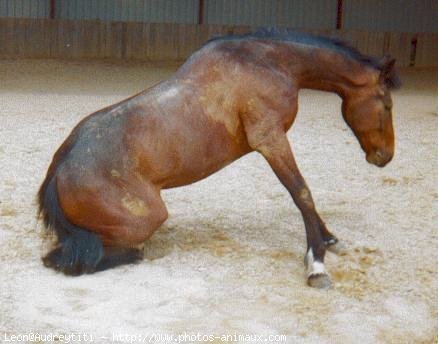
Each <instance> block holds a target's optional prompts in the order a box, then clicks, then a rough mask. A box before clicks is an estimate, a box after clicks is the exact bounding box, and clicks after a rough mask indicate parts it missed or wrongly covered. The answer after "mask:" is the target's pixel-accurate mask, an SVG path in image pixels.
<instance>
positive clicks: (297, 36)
mask: <svg viewBox="0 0 438 344" xmlns="http://www.w3.org/2000/svg"><path fill="white" fill-rule="evenodd" d="M257 38H259V39H269V40H277V41H286V42H293V43H299V44H305V45H310V46H314V47H318V48H322V49H328V50H332V51H335V52H338V53H340V54H343V55H344V56H347V57H349V58H351V59H353V60H355V61H358V62H359V63H361V64H363V65H365V66H369V67H372V68H374V69H376V70H379V71H381V70H382V67H383V66H382V65H381V63H380V60H379V59H377V58H375V57H372V56H368V55H364V54H362V53H361V52H360V51H359V50H358V49H356V48H355V47H353V46H351V45H350V44H349V43H347V42H345V41H343V40H340V39H338V38H333V37H326V36H317V35H312V34H309V33H304V32H300V31H291V30H287V29H285V30H279V29H260V30H257V31H255V32H250V33H246V34H242V35H228V36H218V37H214V38H212V39H210V40H209V41H208V42H207V43H209V42H212V41H217V40H234V39H257ZM385 84H386V86H387V87H388V88H390V89H395V88H399V87H400V84H401V82H400V78H399V76H398V74H397V73H396V72H395V71H392V72H391V73H390V75H388V76H387V78H386V80H385Z"/></svg>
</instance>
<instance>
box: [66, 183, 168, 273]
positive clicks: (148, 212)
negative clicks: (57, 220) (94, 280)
mask: <svg viewBox="0 0 438 344" xmlns="http://www.w3.org/2000/svg"><path fill="white" fill-rule="evenodd" d="M59 191H60V203H61V206H62V208H63V210H64V212H65V215H66V217H67V218H68V219H69V220H70V221H71V222H73V223H74V224H75V225H77V226H80V227H81V228H84V229H87V230H88V231H90V232H92V233H94V234H96V235H97V236H98V238H99V239H100V240H101V242H102V244H103V250H104V255H103V257H102V259H100V261H99V262H98V263H97V265H96V266H95V269H94V271H102V270H106V269H109V268H112V267H114V266H117V265H122V264H129V263H133V262H136V261H138V260H140V259H142V257H143V250H142V249H139V248H138V247H139V246H141V245H142V244H143V243H144V241H146V240H147V239H148V238H149V237H150V236H151V235H152V234H153V232H154V231H155V230H156V229H157V228H158V227H159V226H160V225H161V224H162V223H163V222H164V221H165V220H166V219H167V216H168V214H167V210H166V207H165V205H164V203H163V201H162V199H161V196H160V193H159V190H157V189H156V188H155V187H154V186H153V185H151V184H148V183H141V184H139V185H135V186H132V185H126V184H125V185H123V187H121V186H119V185H116V184H114V183H111V181H101V182H100V183H98V185H97V187H96V185H95V187H94V190H93V192H87V190H86V189H85V190H73V191H72V190H70V189H69V188H67V187H66V185H65V184H63V183H62V181H61V183H60V185H59ZM87 272H90V271H87Z"/></svg>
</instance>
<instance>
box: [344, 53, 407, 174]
mask: <svg viewBox="0 0 438 344" xmlns="http://www.w3.org/2000/svg"><path fill="white" fill-rule="evenodd" d="M394 63H395V60H394V59H391V58H389V57H385V58H383V59H382V61H381V62H380V65H379V68H378V72H376V75H375V76H374V77H373V78H372V79H373V81H372V82H371V83H367V84H366V85H363V86H360V87H358V88H357V89H354V90H353V91H352V92H351V93H350V94H348V95H347V96H346V97H344V100H343V103H342V114H343V116H344V119H345V121H346V122H347V124H348V125H349V126H350V128H351V129H352V130H353V132H354V134H355V136H356V137H357V139H358V140H359V143H360V145H361V147H362V149H363V151H364V152H365V153H366V159H367V161H368V162H369V163H372V164H374V165H376V166H379V167H383V166H385V165H386V164H387V163H388V162H389V161H391V159H392V157H393V155H394V129H393V126H392V100H391V94H390V90H391V89H393V88H397V87H398V86H399V84H400V81H399V79H398V77H397V75H396V74H395V73H394V71H393V68H394Z"/></svg>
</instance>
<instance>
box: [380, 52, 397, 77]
mask: <svg viewBox="0 0 438 344" xmlns="http://www.w3.org/2000/svg"><path fill="white" fill-rule="evenodd" d="M394 65H395V58H393V57H391V56H390V55H385V56H383V57H382V58H381V60H380V61H379V69H380V80H381V81H382V82H384V81H385V80H387V79H388V77H390V75H391V73H392V71H393V69H394Z"/></svg>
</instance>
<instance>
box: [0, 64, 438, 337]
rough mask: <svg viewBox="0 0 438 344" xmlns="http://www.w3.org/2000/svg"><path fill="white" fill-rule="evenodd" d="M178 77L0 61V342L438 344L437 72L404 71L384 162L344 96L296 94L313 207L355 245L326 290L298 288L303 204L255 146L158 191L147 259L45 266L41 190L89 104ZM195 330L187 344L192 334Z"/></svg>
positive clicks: (329, 264)
mask: <svg viewBox="0 0 438 344" xmlns="http://www.w3.org/2000/svg"><path fill="white" fill-rule="evenodd" d="M174 70H175V66H167V67H166V66H164V67H163V66H153V65H144V64H131V65H129V64H110V63H97V62H62V61H38V60H34V61H32V60H2V61H0V123H1V124H0V166H1V169H0V247H1V250H0V262H1V263H0V336H1V337H0V341H4V342H5V341H6V340H8V338H9V339H10V338H11V336H12V335H24V334H29V333H39V334H45V335H47V334H56V335H58V336H60V335H69V334H71V333H77V334H90V335H92V336H93V341H94V342H95V343H108V342H112V341H113V342H121V343H122V342H127V341H128V339H138V338H134V337H131V338H129V337H120V336H119V337H113V336H117V335H122V334H125V335H131V336H134V335H143V336H146V335H150V334H155V335H159V334H161V335H165V334H168V335H172V334H173V335H178V334H184V333H186V334H192V335H196V334H205V335H216V336H220V335H227V334H228V335H231V334H241V335H262V336H266V337H263V338H265V339H267V338H268V337H267V336H269V335H284V336H287V337H286V340H285V341H277V342H283V343H359V342H362V343H414V342H415V343H432V342H438V321H437V320H438V270H437V263H438V262H437V252H438V231H437V227H438V206H437V205H438V201H437V199H438V148H437V132H438V70H436V69H435V70H433V69H426V70H422V69H415V70H409V71H408V70H405V71H403V73H402V75H403V79H404V83H405V86H404V88H402V89H401V90H400V91H397V92H395V93H394V96H393V98H394V115H395V116H394V117H395V118H394V121H395V129H396V137H397V149H396V155H395V158H394V160H393V161H392V162H391V163H390V164H389V165H388V166H387V167H385V168H384V169H378V168H377V167H374V166H371V165H369V164H368V163H367V162H366V161H365V159H364V154H363V152H362V151H361V150H360V148H359V145H358V143H357V140H356V139H355V138H354V136H353V135H352V133H351V132H350V131H349V129H348V128H347V126H346V124H345V123H344V122H343V120H342V117H341V115H340V99H339V98H338V97H337V96H335V95H332V94H328V93H322V92H315V91H307V90H306V91H303V92H301V94H300V112H299V114H298V118H297V120H296V122H295V124H294V126H293V128H292V129H291V130H290V132H289V138H290V141H291V142H292V146H293V149H294V152H295V155H296V159H297V161H298V163H299V166H300V168H301V171H302V173H303V175H304V176H305V178H306V180H307V182H308V184H309V186H310V189H311V190H312V194H313V197H314V199H315V202H316V204H317V208H318V210H319V213H320V215H321V216H322V218H323V219H324V220H325V221H326V223H327V225H328V227H329V228H330V229H331V230H332V231H333V232H334V233H335V234H336V235H337V236H338V237H339V238H340V239H341V240H343V242H344V243H345V244H346V245H347V246H348V248H349V252H348V254H347V255H346V256H342V257H339V256H335V255H333V254H331V253H328V254H327V257H326V268H327V269H328V271H329V273H330V274H331V276H332V279H333V282H334V287H333V289H331V290H329V291H321V290H315V289H311V288H309V287H307V286H306V285H305V275H304V267H303V256H304V253H305V233H304V226H303V222H302V219H301V216H300V213H299V212H298V210H297V208H296V207H295V206H294V204H293V202H292V201H291V199H290V197H289V195H288V194H287V192H286V191H285V189H284V188H283V187H282V186H281V185H280V183H279V182H278V181H277V180H276V178H275V176H274V174H273V173H272V171H271V170H270V168H269V166H268V165H267V163H266V162H265V161H264V160H263V159H262V157H261V156H259V155H257V154H256V153H253V154H250V155H248V156H246V157H244V158H243V159H241V160H239V161H237V162H235V163H233V164H232V165H230V166H228V167H227V168H225V169H223V170H221V171H220V172H218V173H216V174H214V175H213V176H211V177H209V178H207V179H205V180H203V181H201V182H198V183H196V184H193V185H190V186H186V187H182V188H178V189H173V190H166V191H164V192H163V198H164V199H165V201H166V203H167V206H168V210H169V213H170V218H169V220H168V221H167V222H166V223H165V224H164V225H163V226H162V227H161V228H160V229H159V230H158V231H157V232H156V234H155V235H154V236H153V237H152V239H151V241H150V242H148V243H147V244H146V248H145V254H146V257H147V259H145V260H144V261H142V262H141V263H140V264H138V265H131V266H123V267H120V268H117V269H113V270H110V271H105V272H102V273H98V274H94V275H87V276H82V277H78V278H71V277H65V276H64V275H61V274H57V273H55V272H54V271H52V270H49V269H46V268H44V267H43V266H42V264H41V261H40V257H41V256H42V255H43V254H44V253H45V252H46V250H47V249H48V243H47V241H43V240H42V226H41V224H40V223H37V220H36V216H35V214H36V204H35V195H36V192H37V189H38V187H39V185H40V183H41V181H42V180H43V178H44V175H45V173H46V169H47V167H48V164H49V162H50V160H51V158H52V155H53V153H54V152H55V150H56V149H57V147H58V146H59V145H60V144H61V142H62V141H63V140H64V139H65V137H66V136H67V135H68V133H69V132H70V130H71V129H72V127H73V126H74V125H75V124H76V123H77V122H78V121H79V120H80V119H81V118H83V117H84V116H85V115H87V114H88V113H91V112H93V111H94V110H97V109H99V108H102V107H104V106H106V105H109V104H112V103H114V102H116V101H118V100H121V99H123V98H125V97H127V96H129V95H131V94H134V93H135V92H138V91H140V90H142V89H144V88H146V87H148V86H150V85H152V84H154V83H156V82H158V81H159V80H161V79H163V78H166V77H167V76H169V75H171V73H172V72H173V71H174ZM8 336H9V337H8ZM23 338H24V339H26V338H25V337H22V339H23ZM148 338H149V339H150V337H148ZM187 338H188V337H186V339H187ZM58 339H59V340H60V339H62V337H58ZM192 339H194V340H192V341H190V340H188V339H187V340H186V341H185V342H195V343H198V342H200V341H199V340H197V339H196V338H192ZM213 339H214V341H213V342H215V343H220V342H221V341H220V339H219V338H213ZM234 339H236V338H234ZM271 339H272V338H271ZM277 339H279V337H277ZM41 342H48V340H41ZM151 342H160V341H158V340H156V338H155V339H151ZM161 342H165V341H161ZM232 342H233V343H243V340H238V339H237V340H234V341H232ZM268 342H275V341H272V340H271V341H268Z"/></svg>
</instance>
